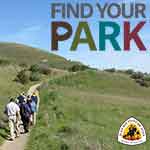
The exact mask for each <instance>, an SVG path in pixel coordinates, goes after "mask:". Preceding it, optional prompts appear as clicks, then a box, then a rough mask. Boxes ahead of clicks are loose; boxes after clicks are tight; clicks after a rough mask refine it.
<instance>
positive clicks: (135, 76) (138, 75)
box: [131, 72, 144, 79]
mask: <svg viewBox="0 0 150 150" xmlns="http://www.w3.org/2000/svg"><path fill="white" fill-rule="evenodd" d="M131 78H132V79H143V78H144V74H143V73H142V72H135V73H133V74H132V75H131Z"/></svg>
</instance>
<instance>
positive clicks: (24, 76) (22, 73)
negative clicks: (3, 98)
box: [16, 70, 29, 84]
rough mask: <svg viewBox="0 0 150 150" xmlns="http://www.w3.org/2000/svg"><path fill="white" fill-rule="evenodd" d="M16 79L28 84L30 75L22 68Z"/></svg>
mask: <svg viewBox="0 0 150 150" xmlns="http://www.w3.org/2000/svg"><path fill="white" fill-rule="evenodd" d="M16 81H18V82H20V83H22V84H26V83H28V81H29V75H28V74H27V72H26V70H21V71H20V72H19V73H18V74H17V77H16Z"/></svg>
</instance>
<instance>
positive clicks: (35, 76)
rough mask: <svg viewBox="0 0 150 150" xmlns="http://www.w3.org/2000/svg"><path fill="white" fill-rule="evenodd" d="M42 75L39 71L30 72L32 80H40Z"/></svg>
mask: <svg viewBox="0 0 150 150" xmlns="http://www.w3.org/2000/svg"><path fill="white" fill-rule="evenodd" d="M40 79H41V75H40V74H39V73H38V72H32V73H31V74H30V81H40Z"/></svg>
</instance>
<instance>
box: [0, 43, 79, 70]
mask: <svg viewBox="0 0 150 150" xmlns="http://www.w3.org/2000/svg"><path fill="white" fill-rule="evenodd" d="M1 59H4V60H8V61H9V62H10V63H15V64H27V65H31V64H37V63H43V62H44V63H46V64H48V65H49V66H50V67H55V68H58V69H68V68H70V67H71V66H72V65H73V64H76V63H77V62H71V61H68V60H66V59H65V58H63V57H60V56H57V55H54V54H52V53H48V52H44V51H42V50H40V49H37V48H32V47H29V46H26V45H21V44H15V43H0V60H1Z"/></svg>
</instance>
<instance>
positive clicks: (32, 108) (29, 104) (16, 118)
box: [4, 92, 38, 141]
mask: <svg viewBox="0 0 150 150" xmlns="http://www.w3.org/2000/svg"><path fill="white" fill-rule="evenodd" d="M37 110H38V97H37V94H36V92H33V93H32V95H27V96H26V95H25V93H24V92H23V93H21V94H20V95H19V96H18V97H17V98H16V99H14V98H11V99H10V101H9V103H8V104H7V105H6V108H5V111H4V113H5V114H6V115H7V116H8V122H9V128H10V137H9V140H12V141H13V140H14V139H15V138H16V137H19V136H20V133H28V132H29V128H30V126H32V125H35V124H36V112H37ZM21 124H22V125H23V131H21Z"/></svg>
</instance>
